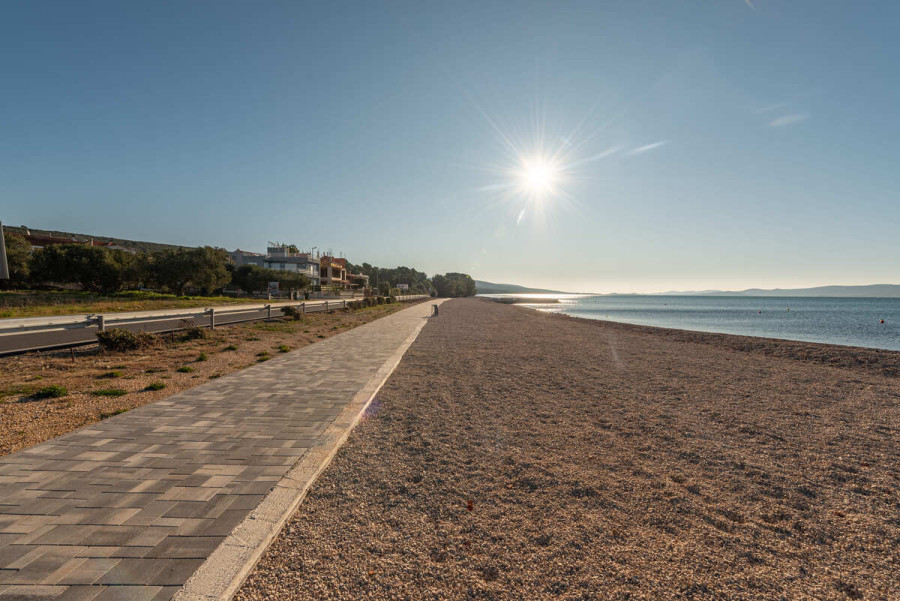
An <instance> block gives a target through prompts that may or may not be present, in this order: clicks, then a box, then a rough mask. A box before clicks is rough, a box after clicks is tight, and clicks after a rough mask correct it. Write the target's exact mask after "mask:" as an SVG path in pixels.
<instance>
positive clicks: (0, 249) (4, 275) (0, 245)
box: [0, 221, 9, 280]
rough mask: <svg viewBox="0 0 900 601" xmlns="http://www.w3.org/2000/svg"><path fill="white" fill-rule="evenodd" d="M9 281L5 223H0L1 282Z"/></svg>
mask: <svg viewBox="0 0 900 601" xmlns="http://www.w3.org/2000/svg"><path fill="white" fill-rule="evenodd" d="M8 279H9V264H8V263H7V262H6V237H5V236H4V235H3V222H2V221H0V280H8Z"/></svg>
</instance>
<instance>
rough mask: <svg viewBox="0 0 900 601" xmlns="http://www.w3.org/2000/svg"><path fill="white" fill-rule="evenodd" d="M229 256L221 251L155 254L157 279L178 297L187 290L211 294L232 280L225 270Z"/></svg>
mask: <svg viewBox="0 0 900 601" xmlns="http://www.w3.org/2000/svg"><path fill="white" fill-rule="evenodd" d="M227 263H228V255H227V253H226V252H225V251H224V250H222V249H221V248H213V247H211V246H201V247H200V248H179V249H178V250H168V251H163V252H160V253H155V254H154V255H153V261H152V271H153V276H154V280H155V281H156V282H157V283H159V284H160V285H162V286H165V287H166V288H168V289H169V290H171V291H172V292H173V293H174V294H177V295H178V296H184V291H185V290H186V289H187V288H194V289H197V290H199V291H201V292H202V293H203V294H207V295H209V294H212V292H213V291H214V290H218V289H219V288H221V287H222V286H224V285H225V284H227V283H228V282H229V281H230V280H231V274H230V273H228V270H227V269H226V268H225V266H226V264H227Z"/></svg>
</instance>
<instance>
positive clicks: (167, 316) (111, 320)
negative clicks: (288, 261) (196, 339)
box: [0, 294, 428, 336]
mask: <svg viewBox="0 0 900 601" xmlns="http://www.w3.org/2000/svg"><path fill="white" fill-rule="evenodd" d="M396 298H397V301H398V302H403V301H410V300H416V299H420V298H428V295H427V294H408V295H402V296H397V297H396ZM356 300H362V298H361V297H360V298H358V299H354V298H351V299H346V298H343V299H326V300H311V301H285V302H279V303H265V304H253V305H251V304H247V305H220V306H217V307H202V308H201V307H198V308H196V309H189V310H184V311H170V310H167V309H162V310H159V311H129V312H116V313H102V314H101V313H86V314H79V315H53V316H49V317H20V318H16V317H13V318H7V319H0V336H5V335H10V334H21V333H26V332H49V331H53V330H70V329H78V328H89V327H93V326H97V327H98V328H99V329H100V330H105V329H107V328H112V327H116V326H119V325H139V324H146V323H153V322H156V321H169V320H172V319H197V318H202V317H204V316H208V317H209V318H210V325H212V326H213V327H214V326H215V317H216V316H217V315H231V314H234V313H250V312H253V311H266V317H255V318H253V319H252V320H248V321H254V320H257V319H271V318H272V310H273V309H281V308H282V307H295V308H298V309H300V310H302V311H304V312H310V313H313V312H317V311H328V310H331V309H343V308H346V307H347V303H348V302H353V301H356Z"/></svg>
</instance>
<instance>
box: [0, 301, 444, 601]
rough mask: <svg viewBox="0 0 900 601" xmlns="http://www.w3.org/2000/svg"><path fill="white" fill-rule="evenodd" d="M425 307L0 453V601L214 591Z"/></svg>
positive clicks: (275, 525)
mask: <svg viewBox="0 0 900 601" xmlns="http://www.w3.org/2000/svg"><path fill="white" fill-rule="evenodd" d="M438 302H439V301H438ZM431 304H432V303H430V302H428V303H422V304H418V305H414V306H412V307H409V308H407V309H404V310H402V311H399V312H397V313H394V314H392V315H389V316H387V317H384V318H381V319H378V320H376V321H374V322H371V323H369V324H366V325H363V326H360V327H358V328H355V329H353V330H350V331H348V332H345V333H343V334H340V335H338V336H334V337H332V338H329V339H327V340H323V341H322V342H319V343H316V344H313V345H310V346H307V347H305V348H302V349H299V350H296V351H293V352H290V353H287V354H284V355H280V356H278V357H276V358H273V359H272V360H270V361H267V362H265V363H261V364H259V365H256V366H254V367H250V368H247V369H244V370H242V371H239V372H236V373H234V374H232V375H229V376H225V377H222V378H219V379H217V380H213V381H210V382H208V383H206V384H203V385H201V386H197V387H196V388H192V389H190V390H187V391H185V392H182V393H180V394H177V395H175V396H172V397H169V398H167V399H164V400H162V401H158V402H156V403H153V404H151V405H146V406H143V407H140V408H137V409H134V410H132V411H129V412H128V413H124V414H121V415H118V416H115V417H112V418H109V419H106V420H103V421H101V422H99V423H96V424H93V425H90V426H86V427H84V428H82V429H80V430H77V431H75V432H71V433H69V434H66V435H63V436H60V437H58V438H55V439H53V440H50V441H47V442H45V443H42V444H39V445H36V446H34V447H31V448H28V449H25V450H23V451H20V452H17V453H13V454H11V455H8V456H6V457H2V458H0V601H12V600H26V599H27V600H28V601H37V600H41V599H48V600H50V599H52V600H53V601H112V600H122V601H124V600H129V601H150V600H153V601H164V600H167V599H172V598H173V597H175V596H176V594H177V598H178V599H223V598H227V597H228V596H229V595H230V594H231V593H232V592H233V590H234V589H235V588H236V587H237V586H238V585H239V584H240V580H241V579H242V578H243V576H244V575H245V574H246V573H247V571H248V570H249V569H250V568H252V565H253V563H254V562H255V561H256V559H257V558H258V556H259V554H260V553H261V552H262V551H263V550H264V549H265V546H266V545H267V544H268V543H269V542H270V540H271V539H272V537H273V536H274V535H275V534H277V532H278V530H279V529H280V527H281V525H282V524H283V523H284V520H285V519H286V518H287V517H289V515H290V513H292V512H293V510H294V509H295V508H296V506H297V504H299V502H300V500H301V499H302V497H303V495H304V494H305V492H306V489H307V488H308V486H309V485H310V483H311V482H312V481H313V480H314V478H315V476H316V475H317V474H318V472H319V471H320V470H321V469H323V468H324V466H325V465H327V463H328V461H329V460H330V458H331V456H332V455H333V453H334V452H335V451H336V450H337V448H338V447H339V446H340V444H341V443H342V442H343V440H344V439H345V438H346V436H347V435H348V434H349V431H350V429H351V428H352V427H353V425H354V424H355V423H356V420H357V419H358V416H359V415H360V413H361V412H362V411H363V410H364V408H365V407H366V405H367V404H368V402H369V401H370V400H371V398H372V397H373V396H374V394H375V393H376V392H377V390H378V389H379V388H380V387H381V384H382V383H383V382H384V380H385V379H386V378H387V377H388V375H389V374H390V372H391V371H392V370H393V368H394V367H395V366H396V364H397V363H398V362H399V360H400V358H401V357H402V354H403V352H405V350H406V348H407V347H408V346H409V344H411V343H412V341H413V340H414V339H415V336H416V334H417V333H418V331H419V330H420V329H421V328H422V327H423V325H424V323H425V322H426V321H427V316H428V315H429V313H430V311H431ZM211 556H212V557H211ZM207 559H209V561H208V562H207ZM195 573H196V576H195V577H194V578H193V579H192V580H191V582H190V583H188V585H187V586H184V585H185V583H186V582H187V581H188V579H189V578H191V577H192V576H193V575H195ZM182 587H184V588H183V589H182ZM179 591H180V592H179Z"/></svg>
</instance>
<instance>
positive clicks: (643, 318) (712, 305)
mask: <svg viewBox="0 0 900 601" xmlns="http://www.w3.org/2000/svg"><path fill="white" fill-rule="evenodd" d="M485 296H495V297H496V296H501V297H502V296H507V297H509V296H512V297H519V298H520V299H522V300H521V301H520V302H523V301H524V302H526V304H523V305H522V306H525V307H531V308H533V309H537V310H539V311H546V312H548V313H565V314H567V315H572V316H574V317H584V318H587V319H605V320H609V321H618V322H623V323H632V324H638V325H645V326H657V327H663V328H678V329H682V330H695V331H698V332H720V333H723V334H739V335H742V336H761V337H764V338H783V339H786V340H802V341H805V342H824V343H827V344H840V345H847V346H862V347H867V348H876V349H887V350H892V351H900V298H824V297H822V298H818V297H816V298H811V297H777V296H765V297H762V296H759V297H736V296H656V295H652V296H642V295H623V296H588V295H576V294H497V295H485ZM553 299H557V300H558V301H559V302H557V303H552V302H548V301H549V300H553ZM882 320H884V323H882Z"/></svg>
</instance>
